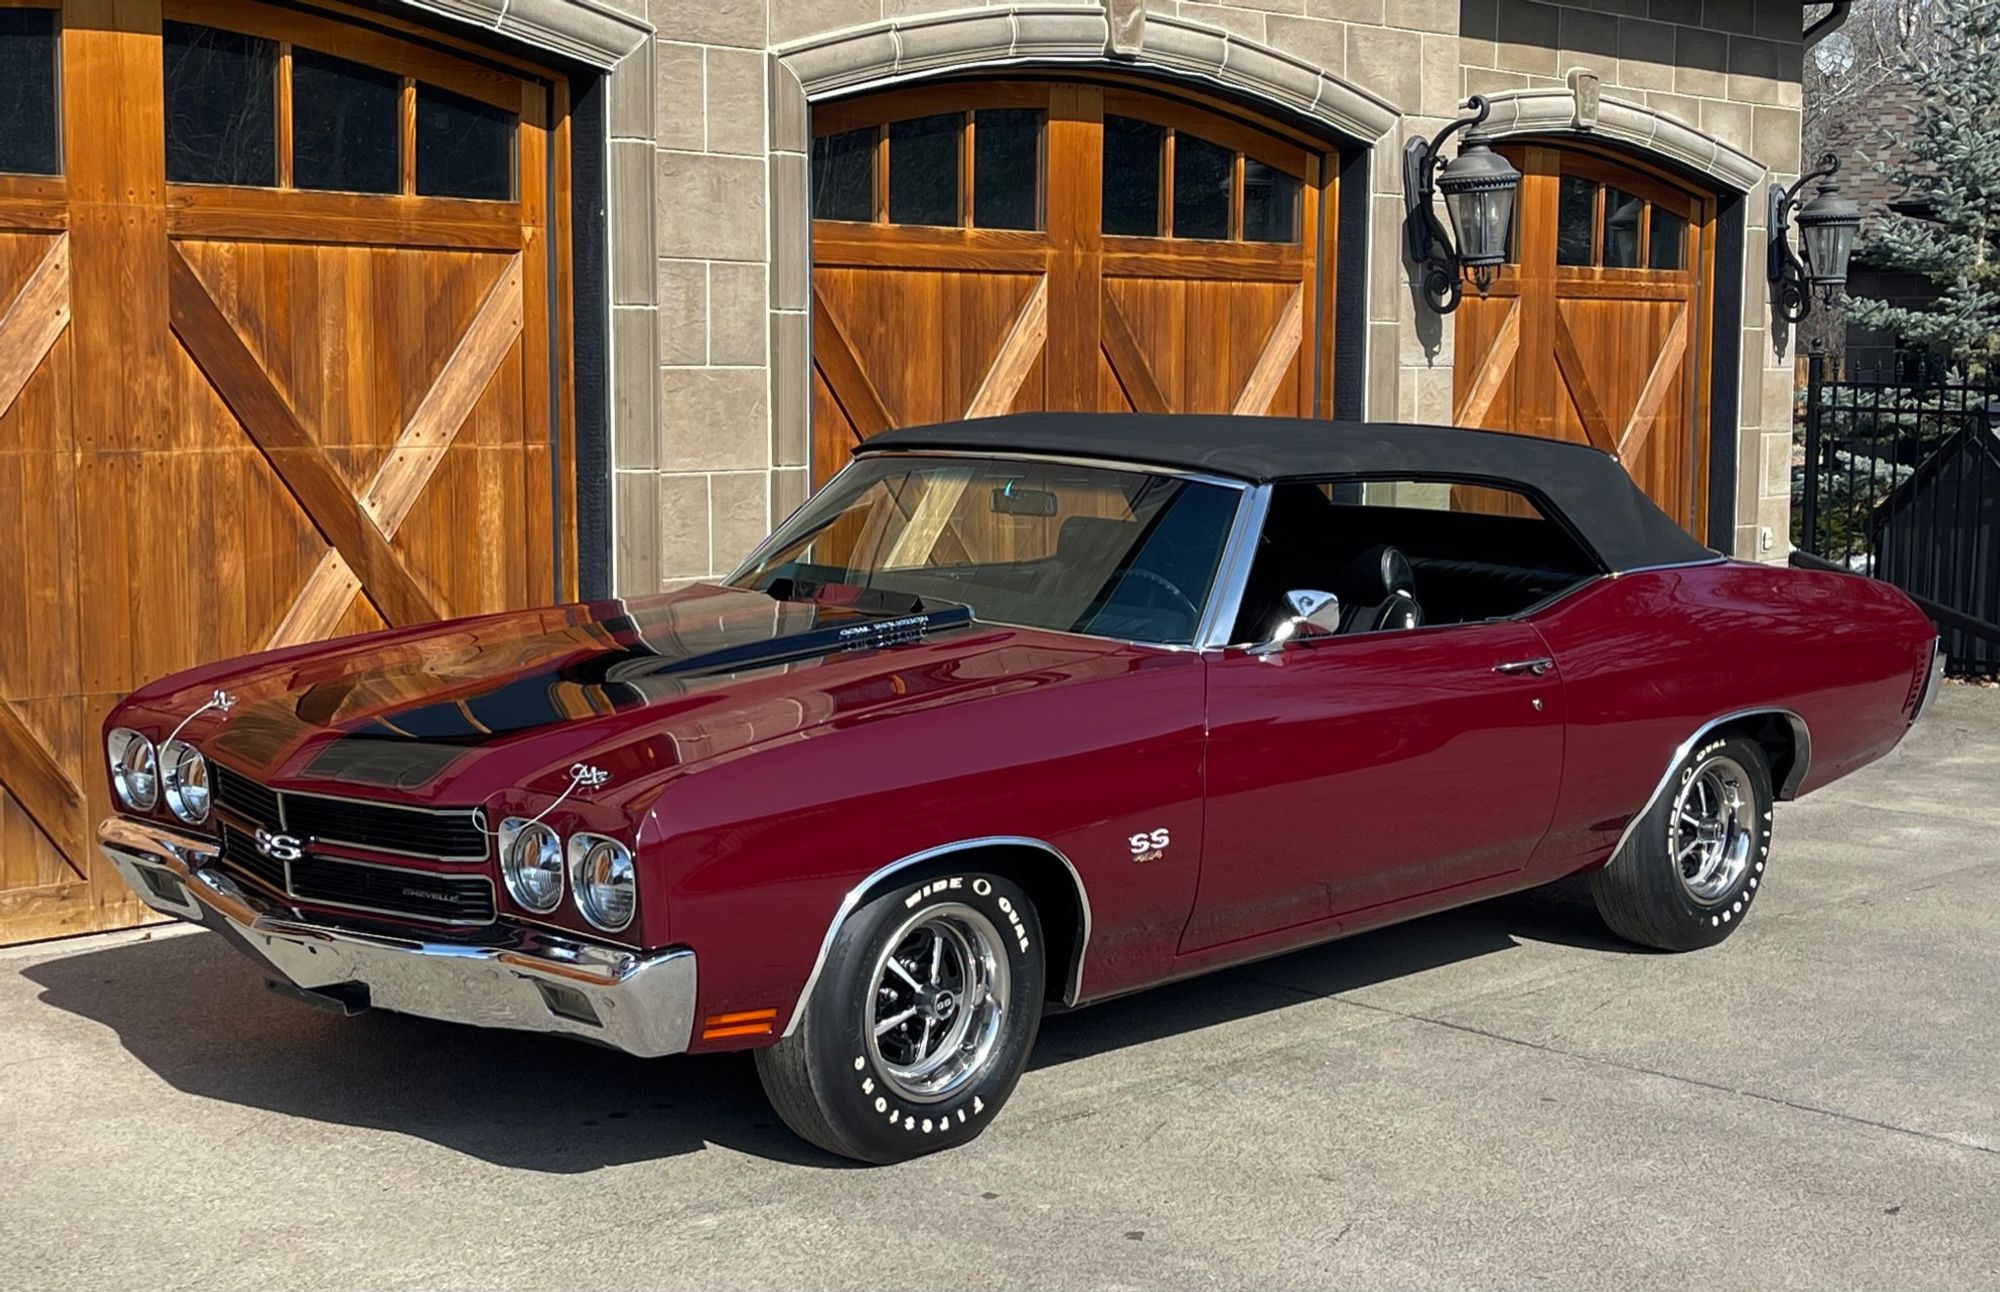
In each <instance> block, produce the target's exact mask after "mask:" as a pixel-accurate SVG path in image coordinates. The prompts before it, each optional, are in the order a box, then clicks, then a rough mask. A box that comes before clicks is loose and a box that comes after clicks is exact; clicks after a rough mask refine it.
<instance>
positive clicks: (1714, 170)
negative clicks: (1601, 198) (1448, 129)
mask: <svg viewBox="0 0 2000 1292" xmlns="http://www.w3.org/2000/svg"><path fill="white" fill-rule="evenodd" d="M1487 98H1488V100H1489V101H1490V102H1491V103H1492V104H1493V114H1492V115H1491V116H1490V117H1488V118H1487V119H1486V122H1485V124H1483V125H1481V126H1480V127H1479V128H1478V129H1477V130H1475V131H1473V132H1472V135H1471V137H1473V138H1476V139H1483V140H1488V141H1491V140H1495V139H1506V138H1509V137H1512V136H1516V135H1544V136H1549V135H1553V136H1568V137H1570V138H1572V139H1605V140H1609V141H1611V142H1613V143H1618V144H1623V145H1624V146H1626V147H1627V148H1630V149H1632V150H1634V151H1635V152H1637V153H1639V154H1640V155H1642V156H1652V157H1656V158H1660V159H1662V160H1664V161H1668V162H1671V163H1673V164H1674V165H1676V166H1678V167H1680V168H1681V169H1683V170H1691V171H1694V172H1696V173H1697V174H1699V175H1701V176H1702V177H1704V178H1705V179H1707V180H1708V181H1709V183H1710V184H1711V185H1712V186H1713V187H1714V188H1716V189H1717V190H1718V191H1722V192H1731V193H1738V194H1742V193H1748V192H1750V191H1751V190H1752V189H1754V188H1756V187H1757V185H1758V184H1759V183H1760V182H1762V180H1763V179H1764V176H1765V174H1766V171H1765V169H1764V165H1763V163H1762V162H1759V161H1758V160H1757V159H1756V158H1754V157H1752V156H1750V155H1749V154H1748V153H1745V152H1743V151H1741V150H1739V149H1737V148H1733V147H1731V146H1730V145H1729V144H1726V143H1724V142H1723V141H1722V140H1720V139H1718V138H1716V137H1715V136H1714V135H1711V134H1707V133H1705V132H1703V131H1700V130H1697V129H1695V128H1694V127H1693V126H1691V125H1689V124H1687V123H1686V122H1685V121H1681V120H1679V119H1678V118H1675V117H1670V116H1667V115H1666V114H1665V113H1662V112H1657V111H1655V110H1654V109H1652V108H1649V107H1647V106H1645V105H1644V104H1641V103H1634V102H1632V101H1631V100H1629V99H1618V98H1613V97H1612V96H1611V95H1609V94H1606V95H1604V96H1603V97H1602V99H1601V100H1600V101H1599V104H1598V110H1597V119H1596V121H1595V123H1594V124H1592V125H1588V126H1585V125H1580V124H1578V122H1577V112H1576V96H1575V95H1574V94H1572V93H1571V92H1570V91H1569V90H1567V89H1546V90H1505V91H1502V92H1500V93H1498V94H1492V95H1488V96H1487Z"/></svg>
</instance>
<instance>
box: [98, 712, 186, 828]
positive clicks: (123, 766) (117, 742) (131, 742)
mask: <svg viewBox="0 0 2000 1292" xmlns="http://www.w3.org/2000/svg"><path fill="white" fill-rule="evenodd" d="M104 752H105V757H106V758H107V759H109V761H110V763H111V788H112V790H113V791H114V792H116V794H117V795H118V802H119V803H120V804H122V805H123V806H125V807H127V808H130V809H131V810H132V811H134V812H151V811H152V810H153V808H154V806H155V805H156V804H158V803H159V801H160V792H161V790H162V789H164V790H165V791H166V797H167V809H168V810H169V811H171V812H172V813H173V814H174V815H175V816H177V817H179V818H180V819H181V820H183V821H185V822H187V823H188V824H189V825H200V824H201V823H202V822H203V821H206V820H208V807H209V802H210V797H211V796H210V793H209V787H208V760H207V759H206V758H203V757H202V756H201V751H200V750H198V749H196V748H195V747H194V746H193V745H190V744H189V743H188V742H187V741H185V740H169V741H168V742H167V743H166V747H165V748H163V749H159V750H157V751H156V750H155V749H154V748H153V742H152V741H150V740H148V739H147V738H146V737H144V736H142V735H140V734H139V733H138V732H136V731H134V730H132V729H131V728H130V727H115V728H113V729H112V732H111V735H110V737H109V738H108V739H107V740H106V742H105V750H104Z"/></svg>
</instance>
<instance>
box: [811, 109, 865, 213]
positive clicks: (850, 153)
mask: <svg viewBox="0 0 2000 1292" xmlns="http://www.w3.org/2000/svg"><path fill="white" fill-rule="evenodd" d="M812 200H813V219H815V220H862V221H866V220H872V219H874V218H875V127H873V126H864V127H862V128H861V129H859V130H843V131H841V132H840V133H839V134H837V135H821V136H820V137H819V138H817V139H815V140H813V155H812Z"/></svg>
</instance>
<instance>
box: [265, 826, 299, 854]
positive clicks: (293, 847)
mask: <svg viewBox="0 0 2000 1292" xmlns="http://www.w3.org/2000/svg"><path fill="white" fill-rule="evenodd" d="M257 851H258V852H261V853H263V854H264V855H265V856H266V857H269V858H271V859H272V860H274V861H297V860H298V859H299V858H300V857H303V856H304V855H305V848H304V846H303V845H302V844H301V843H300V841H299V839H298V836H296V835H289V834H272V833H271V832H270V831H269V830H265V829H261V828H260V829H259V830H258V831H257Z"/></svg>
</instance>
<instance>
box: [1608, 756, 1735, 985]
mask: <svg viewBox="0 0 2000 1292" xmlns="http://www.w3.org/2000/svg"><path fill="white" fill-rule="evenodd" d="M1772 797H1773V796H1772V793H1771V771H1770V766H1769V764H1768V763H1767V762H1766V761H1765V756H1764V751H1763V749H1762V748H1760V747H1759V746H1758V745H1757V743H1756V742H1755V741H1752V740H1748V739H1746V738H1744V737H1742V736H1718V737H1714V738H1711V739H1709V740H1706V741H1704V742H1703V743H1702V744H1701V746H1700V747H1699V748H1697V749H1696V750H1694V752H1692V753H1690V754H1689V755H1688V756H1687V757H1686V758H1685V759H1683V760H1682V761H1681V764H1680V766H1678V767H1676V768H1675V769H1674V773H1673V775H1672V777H1671V778H1669V780H1668V782H1667V789H1666V792H1665V793H1663V794H1661V795H1660V798H1659V801H1658V802H1657V803H1654V804H1653V805H1652V807H1651V809H1650V810H1648V811H1647V813H1646V815H1645V817H1644V818H1642V819H1641V820H1640V822H1639V826H1638V828H1637V829H1636V830H1634V831H1633V832H1632V837H1631V838H1629V839H1627V840H1626V841H1625V846H1624V847H1623V848H1622V849H1620V850H1619V852H1618V855H1617V856H1615V857H1613V858H1612V859H1611V861H1610V862H1609V863H1608V864H1607V865H1605V866H1604V868H1603V869H1601V870H1598V871H1595V872H1593V873H1592V874H1591V876H1590V894H1591V896H1592V897H1593V898H1594V899H1595V900H1596V902H1597V910H1598V914H1600V915H1601V916H1603V917H1604V922H1605V923H1606V924H1607V925H1609V926H1610V927H1611V931H1612V932H1614V933H1616V934H1618V935H1619V936H1620V937H1622V938H1625V939H1627V940H1628V941H1632V942H1637V943H1639V944H1641V945H1642V946H1649V947H1658V948H1659V949H1661V950H1663V951H1693V950H1695V949H1697V948H1700V947H1709V946H1714V945H1715V944H1716V943H1718V942H1721V941H1722V940H1723V939H1724V938H1726V937H1728V936H1729V935H1730V934H1731V933H1734V932H1735V931H1736V929H1737V926H1739V925H1740V924H1742V923H1743V919H1744V917H1745V916H1746V915H1747V914H1749V910H1750V902H1751V900H1752V899H1753V898H1755V897H1756V896H1757V892H1758V888H1759V885H1760V884H1762V882H1763V879H1764V867H1765V864H1766V862H1767V861H1768V860H1769V857H1770V852H1771V803H1772Z"/></svg>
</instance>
